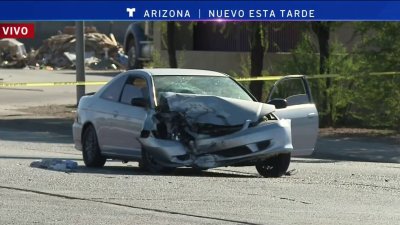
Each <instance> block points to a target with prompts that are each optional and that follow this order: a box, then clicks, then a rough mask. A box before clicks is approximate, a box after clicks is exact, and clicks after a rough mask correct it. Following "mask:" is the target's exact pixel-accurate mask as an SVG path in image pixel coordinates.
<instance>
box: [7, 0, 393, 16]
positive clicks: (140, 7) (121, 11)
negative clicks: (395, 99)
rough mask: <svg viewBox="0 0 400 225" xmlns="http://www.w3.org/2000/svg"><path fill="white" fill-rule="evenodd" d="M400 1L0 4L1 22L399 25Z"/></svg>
mask: <svg viewBox="0 0 400 225" xmlns="http://www.w3.org/2000/svg"><path fill="white" fill-rule="evenodd" d="M399 12H400V1H365V0H364V1H363V0H359V1H345V0H339V1H330V0H319V1H301V0H298V1H289V0H275V1H257V0H255V1H254V0H253V1H240V0H239V1H234V0H233V1H218V0H217V1H201V0H198V1H183V0H182V1H177V0H175V1H165V0H164V1H161V0H160V1H151V0H150V1H143V0H138V1H124V0H122V1H119V0H112V1H111V0H109V1H105V0H82V1H68V0H58V1H57V0H53V1H43V0H42V1H18V0H15V1H0V20H2V21H38V20H40V21H55V20H58V21H67V20H68V21H79V20H80V21H82V20H91V21H95V20H102V21H105V20H112V21H168V20H173V21H255V20H267V21H333V20H334V21H361V20H362V21H379V20H385V21H400V13H399Z"/></svg>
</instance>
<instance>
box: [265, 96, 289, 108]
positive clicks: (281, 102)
mask: <svg viewBox="0 0 400 225" xmlns="http://www.w3.org/2000/svg"><path fill="white" fill-rule="evenodd" d="M267 104H271V105H274V106H275V108H276V109H284V108H286V107H287V101H286V99H282V98H275V99H272V100H270V101H269V102H267Z"/></svg>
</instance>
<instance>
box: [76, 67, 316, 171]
mask: <svg viewBox="0 0 400 225" xmlns="http://www.w3.org/2000/svg"><path fill="white" fill-rule="evenodd" d="M287 88H289V89H290V91H289V90H286V89H287ZM269 103H270V104H264V103H260V102H257V101H256V100H255V98H254V97H253V96H252V95H251V94H250V93H249V92H248V91H247V90H246V89H245V88H244V87H242V86H241V85H240V84H239V83H237V82H236V81H235V80H234V79H232V78H231V77H229V76H228V75H226V74H222V73H218V72H213V71H205V70H189V69H143V70H131V71H127V72H124V73H122V74H120V75H118V76H116V77H115V78H114V79H113V80H111V81H110V82H109V83H108V84H107V85H105V86H104V87H103V88H102V89H101V90H100V91H98V92H97V93H95V94H94V95H91V96H85V97H83V98H82V99H81V100H80V102H79V105H78V109H77V115H76V120H75V122H74V125H73V137H74V142H75V146H76V148H77V149H79V150H81V151H82V154H83V160H84V162H85V165H86V166H89V167H102V166H103V165H104V164H105V162H106V159H108V158H111V159H120V160H123V161H130V160H132V161H139V162H140V164H139V165H140V166H141V167H143V168H145V169H148V170H150V171H152V172H167V171H171V170H173V169H174V168H177V167H194V168H198V169H209V168H215V167H221V166H255V167H256V169H257V171H258V172H259V173H260V174H261V175H262V176H264V177H279V176H282V175H283V174H285V172H286V171H287V169H288V167H289V164H290V158H291V155H292V154H293V155H302V154H310V153H312V151H313V149H314V144H315V140H316V134H317V129H318V119H317V116H318V114H317V111H316V109H315V105H314V104H313V103H312V98H311V93H310V92H309V88H308V85H307V81H306V80H305V78H304V77H303V76H289V77H285V78H283V79H281V80H280V81H278V82H277V83H276V84H275V85H274V87H273V89H272V92H271V94H270V101H269ZM291 122H292V126H291ZM292 140H293V141H292ZM293 147H294V150H293ZM297 148H298V149H297Z"/></svg>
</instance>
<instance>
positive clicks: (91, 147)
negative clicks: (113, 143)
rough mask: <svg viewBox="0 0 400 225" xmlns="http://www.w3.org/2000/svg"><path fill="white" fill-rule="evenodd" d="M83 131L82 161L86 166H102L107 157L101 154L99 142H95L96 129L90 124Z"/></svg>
mask: <svg viewBox="0 0 400 225" xmlns="http://www.w3.org/2000/svg"><path fill="white" fill-rule="evenodd" d="M83 132H84V133H83V138H82V148H83V149H82V156H83V162H84V163H85V165H86V166H87V167H96V168H99V167H103V166H104V164H105V163H106V160H107V159H106V158H105V157H104V156H102V155H101V152H100V148H99V143H98V142H97V135H96V130H95V129H94V127H93V126H91V125H90V126H88V127H87V128H86V129H85V130H84V131H83Z"/></svg>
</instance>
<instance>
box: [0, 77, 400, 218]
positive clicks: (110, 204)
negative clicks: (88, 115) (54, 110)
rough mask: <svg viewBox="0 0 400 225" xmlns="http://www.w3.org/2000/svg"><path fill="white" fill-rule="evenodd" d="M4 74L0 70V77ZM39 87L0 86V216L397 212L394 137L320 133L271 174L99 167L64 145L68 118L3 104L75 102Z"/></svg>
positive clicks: (67, 94) (399, 196) (65, 92)
mask: <svg viewBox="0 0 400 225" xmlns="http://www.w3.org/2000/svg"><path fill="white" fill-rule="evenodd" d="M6 72H10V71H6ZM28 72H29V71H28ZM24 73H26V72H24ZM13 74H14V73H13ZM15 74H19V72H15ZM3 75H4V72H3V71H0V78H1V76H3ZM57 76H58V75H57ZM68 76H71V75H70V74H64V75H62V74H61V75H60V77H58V78H59V79H57V80H55V81H64V80H65V79H66V77H68ZM23 77H27V75H26V74H19V75H13V79H14V80H15V79H17V78H18V79H21V80H23ZM92 78H96V79H98V78H104V79H109V78H110V77H108V76H100V77H92ZM26 79H28V78H26ZM46 79H47V78H46ZM69 79H72V78H69ZM10 80H11V79H10ZM69 88H70V87H69ZM42 90H43V92H46V96H47V94H49V93H54V95H55V96H58V97H54V99H53V98H44V97H43V96H44V95H43V96H42V97H43V98H40V97H38V96H34V95H33V94H32V96H27V95H26V93H31V92H32V93H33V92H35V91H26V90H0V109H1V110H2V112H3V113H4V114H3V115H5V116H3V117H1V118H0V174H1V176H0V199H1V200H0V224H398V223H399V221H400V179H399V178H400V177H399V174H400V173H399V171H400V164H398V163H396V162H398V161H397V160H399V158H398V156H399V152H400V147H399V146H398V145H393V144H388V143H382V142H377V141H374V140H368V141H367V140H364V139H348V138H347V139H345V138H341V139H333V138H321V139H319V140H318V143H317V150H316V153H315V156H314V158H308V159H305V158H294V159H293V160H292V163H291V165H290V168H289V170H294V172H293V173H292V174H291V175H290V176H284V177H282V178H277V179H266V178H261V177H259V176H258V174H257V172H256V170H255V168H253V167H241V168H233V167H227V168H218V169H212V170H208V171H205V172H201V173H197V172H194V171H192V170H190V169H178V170H177V171H176V172H174V173H173V174H170V175H155V174H149V173H146V172H142V171H140V170H139V169H138V167H137V164H136V163H131V162H130V163H128V164H122V163H121V162H118V161H109V162H107V163H106V166H105V168H103V169H88V168H85V167H84V166H83V162H82V160H81V155H80V152H78V151H75V150H74V149H73V145H72V140H71V130H70V125H71V121H70V120H67V119H57V118H26V117H24V116H23V115H20V114H18V115H14V116H13V115H11V114H10V112H11V111H12V110H15V109H16V108H17V107H26V106H30V105H40V104H53V101H55V102H62V103H63V104H69V103H73V102H74V91H73V90H74V89H72V91H71V90H70V89H67V88H66V89H60V90H61V91H58V90H56V89H49V88H46V89H42ZM11 92H15V93H11ZM5 93H6V94H5ZM35 93H36V92H35ZM5 96H7V98H6V97H5ZM38 99H39V101H38ZM14 100H15V101H14ZM18 102H19V103H18ZM13 107H14V108H13ZM1 110H0V111H1ZM7 113H8V114H7ZM13 113H20V112H17V111H15V112H13ZM7 115H8V116H7ZM43 158H46V159H72V160H75V161H77V162H78V164H79V167H78V169H77V170H76V171H74V172H70V173H66V172H58V171H52V170H47V169H39V168H34V167H31V166H30V164H31V163H32V162H33V161H36V160H40V159H43ZM350 160H351V161H350ZM354 160H356V161H358V162H355V161H354ZM388 162H391V163H388Z"/></svg>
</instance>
